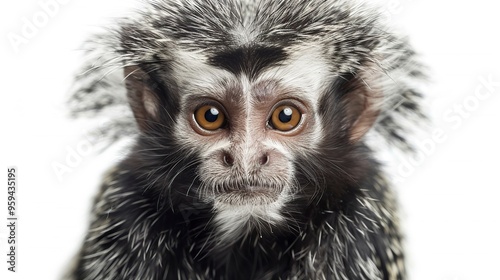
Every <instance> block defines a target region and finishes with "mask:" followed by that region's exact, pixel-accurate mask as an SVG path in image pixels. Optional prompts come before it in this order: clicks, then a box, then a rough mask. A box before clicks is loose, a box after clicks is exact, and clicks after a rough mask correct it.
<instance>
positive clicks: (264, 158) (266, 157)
mask: <svg viewBox="0 0 500 280" xmlns="http://www.w3.org/2000/svg"><path fill="white" fill-rule="evenodd" d="M268 163H269V155H268V154H264V155H263V156H262V157H260V165H266V164H268Z"/></svg>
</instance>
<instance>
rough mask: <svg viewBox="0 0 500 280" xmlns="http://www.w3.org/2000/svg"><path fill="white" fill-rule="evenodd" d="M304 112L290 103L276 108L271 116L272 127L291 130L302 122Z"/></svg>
mask: <svg viewBox="0 0 500 280" xmlns="http://www.w3.org/2000/svg"><path fill="white" fill-rule="evenodd" d="M301 117H302V114H301V113H300V111H299V110H298V109H297V108H295V107H293V106H290V105H283V106H279V107H278V108H276V109H275V110H274V112H273V114H272V116H271V120H270V122H269V123H270V124H271V126H272V128H274V129H277V130H280V131H290V130H292V129H294V128H295V127H297V125H298V124H299V123H300V119H301Z"/></svg>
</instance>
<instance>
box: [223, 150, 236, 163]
mask: <svg viewBox="0 0 500 280" xmlns="http://www.w3.org/2000/svg"><path fill="white" fill-rule="evenodd" d="M222 159H223V160H224V163H225V164H226V165H227V166H232V165H233V164H234V159H233V157H232V156H231V155H230V154H228V153H224V154H223V155H222Z"/></svg>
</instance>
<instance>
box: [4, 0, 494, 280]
mask: <svg viewBox="0 0 500 280" xmlns="http://www.w3.org/2000/svg"><path fill="white" fill-rule="evenodd" d="M41 1H42V2H47V1H49V0H41ZM60 2H61V3H62V2H63V1H62V0H61V1H60ZM66 2H67V3H65V4H60V5H59V10H58V11H56V12H55V13H54V14H53V15H51V16H50V17H49V19H48V21H47V22H46V23H45V24H43V26H40V27H39V28H38V30H37V31H36V32H34V34H32V35H33V36H31V38H28V39H27V42H25V43H23V44H22V45H21V46H19V48H18V50H17V51H16V47H14V46H13V45H12V44H11V42H10V41H9V36H11V35H12V34H18V35H22V33H21V31H22V28H23V26H24V25H25V24H26V23H25V22H24V21H23V18H26V19H28V20H30V21H33V17H35V16H36V15H38V14H39V13H40V12H43V9H42V7H41V6H40V4H39V2H38V1H34V0H29V1H28V0H25V1H2V2H1V4H0V11H1V12H0V21H1V25H0V29H1V30H0V35H1V37H0V48H1V51H0V55H1V57H0V58H1V60H0V63H1V67H0V71H1V75H0V92H1V93H0V99H1V101H0V106H1V107H0V114H1V117H0V123H1V126H0V131H1V138H0V139H1V140H0V141H1V146H0V151H1V154H0V170H2V171H0V173H1V172H3V173H2V174H0V178H4V179H2V180H0V182H3V183H1V185H2V186H3V187H1V188H0V218H1V222H0V256H1V257H0V278H1V279H9V280H10V279H56V278H57V277H59V276H60V275H61V273H62V271H63V270H64V266H65V265H66V264H67V263H68V262H69V261H70V259H71V257H72V256H73V255H74V254H75V253H76V251H77V249H78V248H79V246H80V245H81V241H82V239H83V235H84V232H85V230H86V228H87V226H88V213H89V211H90V205H91V199H92V196H93V194H94V193H95V192H96V190H97V186H98V183H99V180H100V175H101V174H102V172H103V171H105V170H106V168H107V167H109V166H110V165H111V164H112V162H113V161H116V160H117V159H118V158H119V157H120V156H122V155H120V153H117V152H116V151H114V150H110V151H107V152H105V153H104V154H102V155H96V154H95V153H94V154H90V155H84V156H82V157H81V162H79V163H78V164H76V166H75V167H74V168H73V167H72V168H71V172H69V173H66V174H64V175H63V177H62V180H60V179H59V178H58V176H57V175H56V173H55V172H54V170H53V168H52V165H53V164H54V163H55V162H57V163H62V164H65V162H66V160H67V157H68V155H69V154H71V150H74V149H76V148H77V147H78V145H80V144H81V143H82V139H84V138H83V136H84V135H85V134H86V133H87V132H88V131H90V128H88V127H87V125H86V124H85V123H82V122H75V121H70V120H69V119H68V118H67V117H66V112H65V106H64V98H65V97H66V96H67V90H68V88H69V86H70V83H71V78H72V75H73V74H74V73H75V71H76V67H77V66H78V65H79V63H80V62H81V57H80V55H81V52H80V51H79V47H80V46H81V43H82V41H83V40H84V39H85V38H86V37H87V36H88V34H90V33H92V32H94V31H96V30H99V27H102V26H105V25H107V23H108V22H109V18H112V17H114V16H120V15H124V14H125V15H126V11H127V6H129V4H130V1H117V0H113V1H98V0H69V1H68V0H67V1H66ZM376 2H379V4H381V6H382V8H383V10H384V11H385V12H384V14H385V15H386V18H387V20H388V21H389V22H390V24H391V25H392V26H394V27H396V29H398V30H400V31H401V32H403V33H405V34H408V35H409V37H410V40H411V42H412V43H413V45H414V46H415V48H416V49H417V50H418V52H419V53H420V54H421V56H422V59H423V61H425V63H426V64H427V65H428V66H429V69H430V77H431V83H430V84H429V85H428V86H427V87H426V92H425V93H426V95H427V100H426V107H427V109H428V111H429V113H430V114H431V116H432V120H433V128H429V129H428V130H429V131H428V136H427V137H424V138H422V139H416V140H417V141H418V142H422V143H424V142H426V143H428V145H427V146H426V147H427V148H428V149H427V150H426V153H424V154H423V155H424V156H422V157H421V158H420V159H419V160H417V161H415V160H414V159H411V158H403V159H402V161H401V163H400V164H399V165H396V166H395V167H394V168H393V169H392V171H393V173H394V174H393V175H394V176H395V177H396V178H397V179H398V180H399V181H401V182H400V183H399V184H398V185H397V188H398V193H399V197H400V201H401V204H402V208H403V221H404V225H405V230H406V234H407V241H408V246H407V248H408V255H409V262H408V265H409V271H410V276H411V279H412V280H421V279H423V280H434V279H440V280H465V279H470V280H476V279H500V273H499V270H498V266H499V265H500V224H499V223H500V218H499V216H500V203H499V197H500V183H499V181H498V177H499V173H500V164H499V162H498V161H499V158H500V132H499V130H500V125H499V121H500V110H499V109H500V65H499V64H500V40H499V38H498V37H499V34H500V32H499V30H498V29H499V26H500V20H499V14H498V11H499V9H498V6H497V5H496V4H495V1H491V0H476V1H460V2H459V1H439V3H437V2H438V1H432V0H413V1H407V0H406V1H403V0H401V1H397V0H377V1H376ZM118 3H119V4H118ZM9 34H10V35H9ZM483 80H486V81H488V80H489V81H493V82H494V84H495V85H494V86H493V87H491V88H490V91H488V90H487V88H485V87H484V85H483V83H482V81H483ZM476 93H483V94H487V93H489V96H487V97H485V98H483V100H479V99H477V97H475V94H476ZM463 105H466V106H465V109H464V111H465V112H464V115H459V114H458V112H457V111H454V110H457V109H456V108H459V107H457V106H463ZM445 116H448V117H453V119H447V118H446V117H445ZM433 131H441V133H442V134H443V137H442V138H445V139H444V140H443V139H440V141H434V140H431V139H432V138H430V137H431V136H432V133H433ZM429 141H431V143H433V144H429ZM433 145H434V147H433ZM8 166H16V167H17V168H18V180H19V181H18V184H19V185H18V193H17V196H18V200H19V210H18V217H19V221H18V223H19V225H18V242H19V245H18V252H17V254H18V267H17V269H18V272H17V273H15V274H14V273H10V272H9V273H8V272H7V263H6V254H7V247H6V245H7V241H6V237H7V231H6V229H7V228H6V226H5V225H4V224H6V215H7V210H6V208H7V207H6V173H7V171H6V170H7V167H8ZM398 170H399V171H398Z"/></svg>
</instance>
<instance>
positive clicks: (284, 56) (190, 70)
mask: <svg viewBox="0 0 500 280" xmlns="http://www.w3.org/2000/svg"><path fill="white" fill-rule="evenodd" d="M176 53H177V57H178V59H177V60H176V61H174V62H173V65H172V70H173V71H172V73H173V76H174V79H175V80H176V82H177V84H178V86H179V88H180V91H181V93H180V95H181V99H183V100H188V99H192V98H197V97H212V98H215V99H217V100H226V99H231V100H233V101H243V100H246V99H247V98H248V97H250V99H251V100H254V101H256V102H259V101H269V100H273V99H276V98H280V97H284V98H298V99H305V100H306V101H308V102H310V103H311V104H315V103H317V101H318V100H319V99H320V95H321V93H323V92H324V91H325V90H326V88H327V87H328V86H329V85H330V83H331V81H332V79H333V78H334V77H335V73H334V69H333V67H332V66H331V64H329V63H328V60H327V58H326V57H325V56H324V54H323V52H322V51H321V49H320V48H319V47H317V46H314V45H304V46H301V47H297V46H295V47H294V48H293V49H292V48H289V49H286V48H278V47H270V48H267V47H265V46H260V47H239V48H237V49H228V50H221V51H220V52H218V53H203V52H190V51H186V50H177V51H176Z"/></svg>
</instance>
